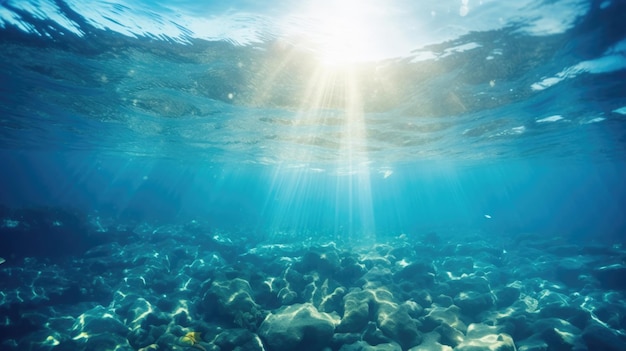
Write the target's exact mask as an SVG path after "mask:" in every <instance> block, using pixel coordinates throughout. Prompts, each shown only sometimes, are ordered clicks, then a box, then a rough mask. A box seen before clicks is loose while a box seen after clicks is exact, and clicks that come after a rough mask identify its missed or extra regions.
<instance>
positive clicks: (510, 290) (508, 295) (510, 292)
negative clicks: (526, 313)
mask: <svg viewBox="0 0 626 351" xmlns="http://www.w3.org/2000/svg"><path fill="white" fill-rule="evenodd" d="M520 285H521V284H520ZM520 291H521V289H520V286H519V285H517V284H509V285H507V286H505V287H503V288H502V289H498V290H496V293H495V294H496V306H497V307H498V308H504V307H509V306H511V305H512V304H513V303H514V302H515V301H517V299H519V297H520Z"/></svg>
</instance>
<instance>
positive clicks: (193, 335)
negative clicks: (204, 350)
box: [180, 332, 202, 346]
mask: <svg viewBox="0 0 626 351" xmlns="http://www.w3.org/2000/svg"><path fill="white" fill-rule="evenodd" d="M201 340H202V335H201V333H199V332H189V333H187V334H185V336H181V337H180V342H181V343H182V344H185V345H190V346H193V345H195V344H197V343H199V342H200V341H201Z"/></svg>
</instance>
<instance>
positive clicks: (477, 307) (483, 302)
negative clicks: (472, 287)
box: [454, 291, 495, 316]
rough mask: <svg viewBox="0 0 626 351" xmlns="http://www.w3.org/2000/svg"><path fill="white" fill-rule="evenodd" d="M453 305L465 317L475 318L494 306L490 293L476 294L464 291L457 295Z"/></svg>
mask: <svg viewBox="0 0 626 351" xmlns="http://www.w3.org/2000/svg"><path fill="white" fill-rule="evenodd" d="M454 303H455V305H457V306H459V307H460V308H461V311H462V312H463V313H464V314H465V315H467V316H477V315H478V314H479V313H481V312H484V311H487V310H488V309H490V308H491V307H493V306H494V304H495V299H494V297H493V295H492V294H491V293H478V292H476V291H466V292H461V293H459V294H458V295H457V296H456V297H455V298H454Z"/></svg>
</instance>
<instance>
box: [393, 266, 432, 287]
mask: <svg viewBox="0 0 626 351" xmlns="http://www.w3.org/2000/svg"><path fill="white" fill-rule="evenodd" d="M393 278H394V280H395V281H396V282H398V283H399V282H406V281H408V282H411V283H412V285H414V286H416V287H425V286H430V285H432V284H433V282H434V281H435V267H433V265H432V263H425V262H415V263H411V264H409V265H408V266H406V267H404V268H402V270H400V271H398V272H397V273H396V274H394V276H393Z"/></svg>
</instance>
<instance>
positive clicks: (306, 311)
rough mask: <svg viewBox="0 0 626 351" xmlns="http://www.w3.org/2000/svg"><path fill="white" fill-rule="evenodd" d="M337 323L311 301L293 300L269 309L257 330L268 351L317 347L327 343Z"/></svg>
mask: <svg viewBox="0 0 626 351" xmlns="http://www.w3.org/2000/svg"><path fill="white" fill-rule="evenodd" d="M338 323H339V320H338V318H336V317H334V316H332V315H330V314H328V313H323V312H318V310H317V309H316V308H315V306H313V305H312V304H309V303H306V304H295V305H291V306H287V307H284V308H282V309H280V310H278V311H276V312H274V313H270V314H269V315H268V316H267V317H266V318H265V320H264V321H263V323H261V326H260V327H259V330H258V333H259V336H260V337H261V339H262V340H263V342H264V343H265V344H266V345H267V346H268V349H269V350H271V351H282V350H285V351H287V350H321V349H323V348H324V347H327V346H329V345H330V344H331V341H332V337H333V333H334V330H335V326H336V325H337V324H338Z"/></svg>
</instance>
